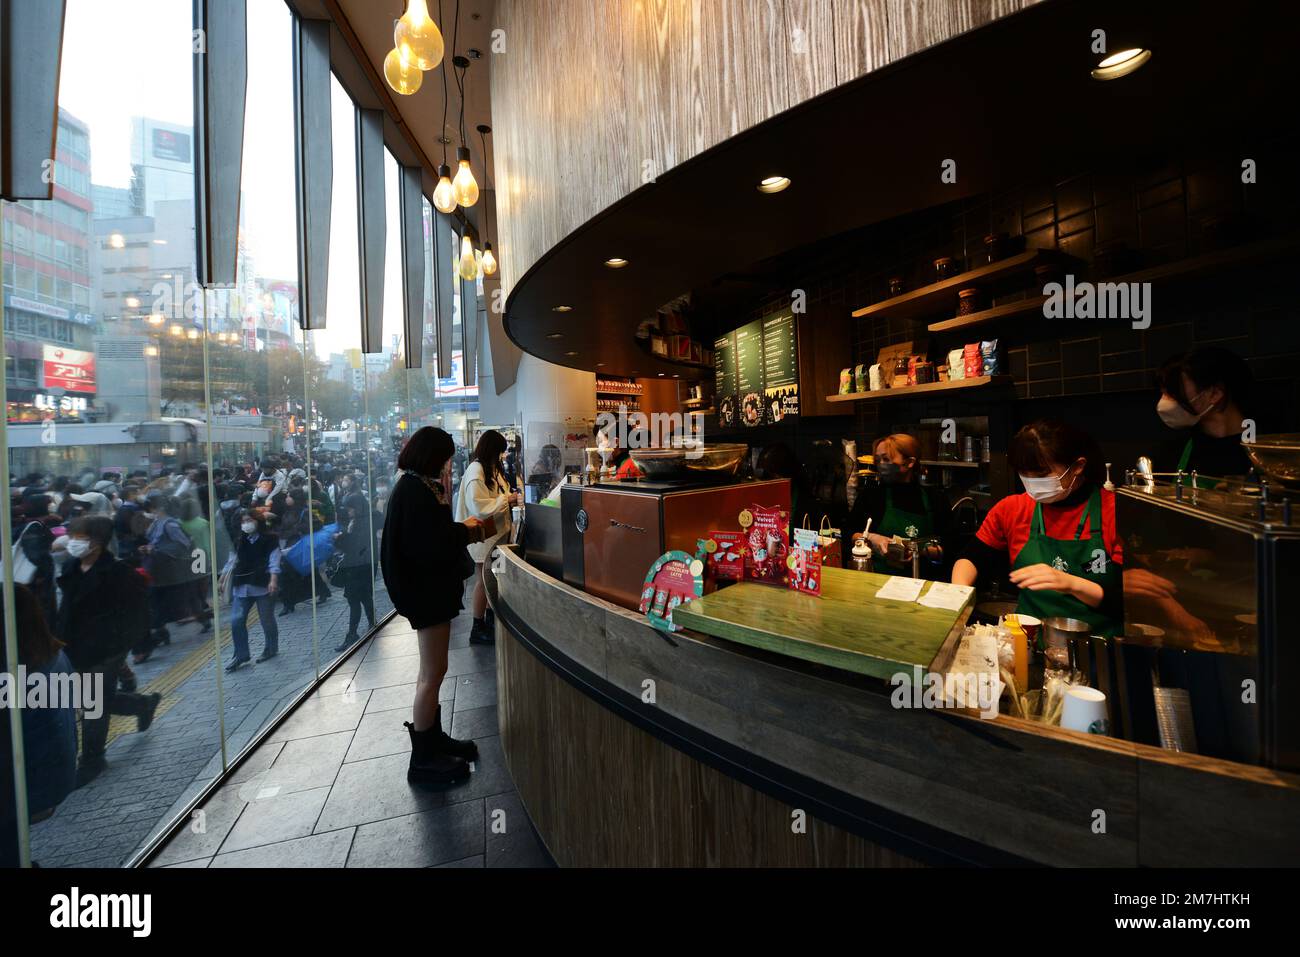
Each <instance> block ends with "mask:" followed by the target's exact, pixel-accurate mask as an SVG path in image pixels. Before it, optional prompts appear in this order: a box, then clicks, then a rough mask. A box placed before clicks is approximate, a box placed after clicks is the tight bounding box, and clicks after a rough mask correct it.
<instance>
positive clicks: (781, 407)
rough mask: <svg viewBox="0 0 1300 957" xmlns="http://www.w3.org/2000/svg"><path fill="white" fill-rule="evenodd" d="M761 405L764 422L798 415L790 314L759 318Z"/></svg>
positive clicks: (795, 352)
mask: <svg viewBox="0 0 1300 957" xmlns="http://www.w3.org/2000/svg"><path fill="white" fill-rule="evenodd" d="M762 322H763V404H764V412H765V418H766V420H767V421H768V422H780V421H781V420H782V419H783V418H785V417H786V416H788V415H798V414H799V354H798V344H797V342H796V341H795V321H794V314H793V313H788V312H787V313H781V314H779V315H775V316H768V317H766V318H764V319H763V321H762Z"/></svg>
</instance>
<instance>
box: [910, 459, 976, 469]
mask: <svg viewBox="0 0 1300 957" xmlns="http://www.w3.org/2000/svg"><path fill="white" fill-rule="evenodd" d="M921 464H922V465H934V466H937V467H938V468H944V469H977V468H979V467H980V466H981V465H984V464H986V463H984V462H957V461H953V460H948V459H921Z"/></svg>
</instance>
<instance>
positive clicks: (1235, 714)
mask: <svg viewBox="0 0 1300 957" xmlns="http://www.w3.org/2000/svg"><path fill="white" fill-rule="evenodd" d="M1281 489H1284V487H1283V486H1279V485H1277V483H1273V485H1272V486H1270V483H1269V482H1268V481H1267V480H1258V481H1257V480H1255V479H1254V478H1253V477H1248V478H1246V479H1241V478H1236V479H1207V478H1206V477H1204V476H1194V475H1185V474H1183V473H1172V474H1153V473H1151V472H1150V471H1149V469H1143V470H1140V471H1139V470H1135V471H1132V472H1129V473H1128V475H1127V476H1126V478H1125V481H1124V484H1123V485H1122V486H1120V487H1118V488H1116V490H1115V497H1116V519H1117V524H1118V527H1119V531H1120V535H1121V537H1122V540H1123V549H1124V634H1123V635H1122V636H1119V637H1117V638H1116V639H1115V641H1114V646H1115V650H1116V655H1117V657H1118V661H1117V664H1118V665H1119V666H1120V668H1121V669H1122V673H1123V675H1124V677H1125V678H1126V680H1124V681H1122V682H1120V684H1119V687H1118V689H1117V690H1118V691H1119V693H1120V696H1121V701H1120V708H1121V710H1122V711H1123V718H1122V720H1123V723H1124V726H1125V734H1124V736H1125V737H1128V738H1131V739H1132V740H1136V741H1143V742H1146V743H1149V744H1156V745H1163V746H1164V747H1173V748H1176V749H1179V750H1187V751H1194V752H1196V753H1201V754H1206V755H1210V756H1214V757H1220V758H1227V759H1230V760H1234V761H1242V762H1246V763H1251V764H1262V765H1265V766H1268V767H1273V768H1279V769H1284V770H1290V771H1298V770H1300V705H1298V701H1300V696H1297V695H1296V694H1295V693H1293V692H1290V691H1288V689H1287V687H1286V682H1288V681H1289V680H1290V679H1291V677H1292V676H1294V675H1296V674H1297V673H1298V671H1300V642H1297V641H1296V640H1295V639H1294V630H1295V628H1294V626H1295V616H1296V613H1297V612H1298V611H1300V601H1298V600H1297V596H1300V525H1298V524H1296V523H1295V521H1294V517H1293V504H1292V501H1291V497H1292V494H1294V493H1291V492H1288V491H1285V490H1281ZM1288 622H1290V625H1288Z"/></svg>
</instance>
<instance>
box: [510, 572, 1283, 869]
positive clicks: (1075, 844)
mask: <svg viewBox="0 0 1300 957" xmlns="http://www.w3.org/2000/svg"><path fill="white" fill-rule="evenodd" d="M846 574H854V575H863V574H864V573H861V572H846ZM738 587H739V586H732V589H731V590H733V591H734V590H735V589H737V588H738ZM756 587H764V586H756ZM772 591H773V592H776V591H777V589H775V588H773V589H772ZM489 594H490V595H491V596H492V601H493V603H494V607H496V608H497V612H498V629H499V630H498V655H499V656H504V658H501V659H499V660H504V661H505V662H506V664H503V665H501V666H500V667H499V672H500V677H499V680H501V682H502V684H501V689H502V690H501V704H500V707H501V728H502V741H503V748H504V750H505V753H506V756H507V761H508V764H509V767H510V770H511V774H512V775H513V776H514V779H515V782H516V784H517V785H518V787H519V791H520V794H521V796H522V798H523V800H524V802H525V805H526V806H527V807H528V810H529V813H530V815H533V819H534V823H536V824H537V825H538V828H539V830H540V831H541V833H542V835H543V837H544V838H545V839H546V840H547V842H548V846H550V847H551V850H552V852H553V853H556V855H557V859H561V858H562V857H563V858H564V859H565V860H566V861H568V862H570V863H586V864H594V863H604V864H610V863H620V864H624V865H629V866H637V865H645V864H648V863H663V862H671V863H678V864H698V863H700V862H718V861H722V862H732V863H741V864H752V863H765V862H766V863H770V862H773V861H775V862H784V861H787V860H791V859H793V858H789V857H781V856H779V855H774V856H767V857H764V856H762V855H757V854H756V852H755V851H754V848H755V847H756V846H766V845H765V844H764V841H767V840H768V839H770V841H768V843H772V842H776V843H780V842H778V841H777V838H778V837H781V840H782V841H784V842H785V844H781V846H782V847H784V846H785V845H786V844H789V842H790V838H789V832H790V813H791V809H805V810H807V813H808V814H809V815H810V817H812V818H817V817H819V816H820V819H821V820H822V821H838V822H839V824H838V826H840V827H847V828H849V829H850V830H852V831H853V833H855V834H859V835H864V836H865V838H866V839H867V840H868V841H871V842H874V843H875V844H876V845H878V846H880V847H885V848H892V849H894V850H896V851H898V852H899V853H902V854H904V855H907V856H910V857H915V858H918V859H920V858H924V857H936V856H937V857H938V859H939V860H940V862H943V861H944V860H946V861H947V862H949V863H974V864H979V863H992V864H999V863H1002V864H1005V863H1007V861H1008V856H1011V858H1013V859H1014V860H1015V861H1019V862H1034V863H1039V864H1050V865H1065V866H1129V867H1131V866H1149V867H1162V866H1201V867H1211V866H1280V865H1294V864H1295V862H1296V861H1297V860H1300V829H1297V827H1296V821H1297V820H1300V775H1296V774H1290V773H1286V772H1282V771H1275V770H1271V769H1268V768H1261V767H1254V766H1250V765H1243V764H1237V763H1234V762H1231V761H1224V760H1220V759H1216V758H1210V757H1205V756H1199V755H1189V754H1179V753H1175V752H1170V751H1164V750H1162V749H1160V748H1157V747H1151V746H1148V745H1145V744H1139V743H1135V742H1131V741H1124V740H1119V739H1115V738H1108V737H1102V736H1099V735H1088V734H1081V733H1076V732H1073V731H1067V730H1064V729H1061V728H1047V727H1044V726H1042V725H1041V724H1038V723H1036V722H1031V721H1022V720H1019V719H1016V718H1009V717H1006V716H1000V717H997V718H995V719H992V720H983V719H980V718H978V717H972V716H969V715H966V714H963V713H959V712H956V711H951V710H937V709H928V708H923V709H916V708H913V707H909V706H908V705H907V704H906V703H904V704H903V705H902V706H899V704H898V703H897V702H895V701H893V700H891V699H892V698H893V697H894V695H893V694H891V691H890V689H889V687H888V685H887V684H885V683H884V682H882V681H880V680H879V679H877V678H874V677H870V676H866V675H863V674H858V673H852V672H848V671H844V670H840V669H836V668H830V667H827V666H825V665H822V664H818V663H816V662H813V661H809V660H800V659H798V658H794V657H790V656H788V655H780V654H775V653H773V652H771V651H768V650H765V649H763V648H761V647H755V646H752V645H746V644H741V643H738V642H734V641H728V640H725V639H720V638H716V637H713V636H710V635H706V634H701V633H699V632H696V631H694V630H690V629H688V630H686V631H683V632H680V633H678V634H674V635H665V634H663V633H661V632H658V631H656V630H655V629H653V628H651V627H650V626H649V625H648V624H647V623H646V622H645V619H644V618H643V617H642V616H639V615H637V614H635V613H633V612H630V611H628V610H627V609H624V608H621V607H618V606H616V605H612V604H610V603H609V602H604V601H601V600H600V599H598V598H594V597H593V596H590V595H587V594H585V593H583V592H581V591H579V590H577V589H574V588H572V587H570V586H569V585H567V584H565V583H564V582H562V581H560V580H558V579H555V578H552V577H551V576H549V575H546V574H545V573H543V572H541V571H539V570H538V569H536V568H534V567H532V566H530V565H529V564H528V563H527V562H526V561H524V560H523V559H522V558H521V557H520V556H519V554H518V553H517V552H516V551H515V550H514V549H513V548H509V549H502V555H501V557H500V559H498V561H497V562H496V565H495V567H494V570H493V574H492V576H491V583H490V585H489ZM791 597H799V596H791ZM809 600H810V601H812V602H816V601H818V600H817V599H809ZM821 601H823V602H824V601H825V599H821ZM683 607H685V606H683ZM680 612H681V609H679V610H678V613H680ZM516 627H518V628H520V629H522V631H519V632H515V633H512V632H509V631H506V630H503V629H510V628H516ZM524 634H526V636H527V637H526V639H525V638H524V637H520V636H522V635H524ZM523 659H528V661H529V662H530V663H529V664H528V666H527V668H528V669H531V670H530V671H529V673H530V674H533V675H534V676H535V677H537V678H538V679H539V680H540V678H541V675H542V674H549V675H552V676H553V677H554V680H553V681H552V683H551V684H549V685H547V687H548V688H549V689H550V690H549V691H547V692H545V693H544V694H543V693H542V692H540V691H539V690H538V689H537V688H536V686H535V685H534V684H531V683H528V682H524V683H517V682H516V680H515V674H516V671H515V669H516V666H518V667H519V668H522V667H524V665H523V664H522V663H521V662H522V661H523ZM555 676H558V677H555ZM651 690H652V691H653V695H652V697H653V700H648V698H647V695H649V694H650V693H651ZM628 729H633V730H635V733H633V731H630V730H628ZM651 740H653V741H655V742H656V743H657V744H658V746H659V747H660V749H661V750H662V751H665V752H670V753H671V754H675V755H683V754H685V755H693V760H694V761H695V762H696V764H694V765H692V764H691V763H690V761H687V760H685V759H682V760H678V759H677V758H671V759H669V758H664V759H663V760H662V761H661V760H660V759H657V758H656V759H654V760H652V759H651V753H652V752H651V750H649V749H650V748H651V745H649V744H647V741H651ZM654 753H659V752H654ZM665 761H666V762H667V763H663V762H665ZM701 764H702V765H707V766H709V767H710V768H712V769H715V770H716V771H717V772H718V773H720V774H721V775H722V776H724V777H728V778H730V779H735V780H748V781H749V786H750V787H751V788H755V789H757V790H758V791H761V792H762V793H763V794H765V795H767V796H768V797H771V798H772V799H773V800H772V802H771V803H770V804H754V805H753V806H752V807H750V806H749V805H746V807H748V808H749V811H752V812H753V813H754V814H758V813H759V811H760V810H761V812H762V820H761V821H750V820H748V819H747V820H746V822H745V824H744V826H743V828H740V825H738V824H737V823H736V815H737V814H738V813H740V811H739V808H738V806H737V805H736V803H735V802H736V801H738V800H741V798H737V797H736V796H735V795H734V794H732V793H731V792H730V791H727V792H726V793H725V794H723V793H722V792H719V796H718V798H717V801H716V803H715V802H714V801H712V800H710V799H705V798H702V797H701V793H700V791H699V790H698V788H699V787H700V786H701V785H700V784H699V782H700V781H702V780H703V778H701V777H700V775H701V774H703V772H702V771H700V769H699V765H701ZM709 780H710V781H715V783H716V779H715V778H709ZM579 781H581V782H586V786H585V787H579V786H578V784H577V783H576V782H579ZM652 785H653V789H654V796H653V800H652V799H651V798H650V797H649V796H648V795H647V793H646V789H647V788H651V787H652ZM747 813H748V812H747ZM633 821H635V822H638V823H637V824H636V825H635V826H633V825H631V824H630V823H629V822H633ZM737 828H740V830H739V831H737ZM891 835H892V836H891ZM728 841H731V843H730V844H728V843H727V842H728ZM809 843H810V842H808V841H807V839H804V843H803V844H798V842H796V844H798V846H797V847H796V848H795V849H794V850H792V851H791V852H790V853H791V854H793V855H796V856H797V855H802V854H809V855H813V856H816V855H815V853H814V851H810V850H808V848H807V847H805V844H809ZM726 848H731V849H732V850H733V851H735V853H728V854H722V850H725V849H726ZM737 848H739V850H736V849H737ZM926 848H928V849H929V850H930V852H933V853H922V851H923V850H925V849H926ZM742 851H743V853H742ZM719 855H721V856H719Z"/></svg>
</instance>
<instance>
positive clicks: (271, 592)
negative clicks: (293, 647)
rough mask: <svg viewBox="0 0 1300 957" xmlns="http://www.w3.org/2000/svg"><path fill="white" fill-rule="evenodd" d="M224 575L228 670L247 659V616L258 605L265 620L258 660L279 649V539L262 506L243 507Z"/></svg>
mask: <svg viewBox="0 0 1300 957" xmlns="http://www.w3.org/2000/svg"><path fill="white" fill-rule="evenodd" d="M221 574H222V575H226V574H229V575H230V576H231V596H232V597H231V605H230V638H231V642H232V643H233V644H234V646H235V648H234V656H233V657H232V658H231V659H230V663H229V664H227V665H226V671H232V672H233V671H237V670H238V669H239V667H240V666H241V665H245V664H247V663H248V661H249V659H250V658H251V657H252V654H253V653H252V651H250V650H249V647H248V616H249V614H250V613H251V612H252V610H253V609H254V608H256V609H257V618H258V621H260V622H261V623H262V634H263V635H264V639H263V642H262V654H261V655H260V656H258V659H257V661H258V664H261V663H262V662H264V661H270V660H271V659H272V658H274V657H275V656H276V655H277V654H279V651H280V626H279V625H277V624H276V622H275V614H274V612H275V594H276V592H277V591H279V590H280V543H279V542H278V541H277V540H276V537H275V535H273V534H272V533H271V532H269V531H267V528H266V517H265V513H264V511H263V510H262V509H256V508H248V509H244V512H243V515H242V516H241V518H240V524H239V538H237V539H236V540H235V547H234V549H233V550H232V551H231V553H230V558H228V559H227V560H226V566H225V568H223V569H222V570H221Z"/></svg>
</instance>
